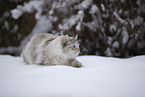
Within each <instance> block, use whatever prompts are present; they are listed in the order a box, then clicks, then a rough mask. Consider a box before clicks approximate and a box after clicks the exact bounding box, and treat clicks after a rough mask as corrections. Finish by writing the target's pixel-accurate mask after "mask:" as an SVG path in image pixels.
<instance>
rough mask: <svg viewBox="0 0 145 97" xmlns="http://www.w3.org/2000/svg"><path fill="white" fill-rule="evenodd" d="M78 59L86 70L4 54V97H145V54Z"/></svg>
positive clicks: (0, 63) (0, 84) (0, 82)
mask: <svg viewBox="0 0 145 97" xmlns="http://www.w3.org/2000/svg"><path fill="white" fill-rule="evenodd" d="M77 59H78V61H80V62H81V63H82V64H83V65H84V67H83V68H74V67H69V66H62V65H57V66H40V65H27V64H24V63H23V61H22V58H20V57H12V56H9V55H0V97H145V92H144V90H145V76H144V75H145V55H143V56H137V57H133V58H128V59H119V58H112V57H100V56H79V57H77Z"/></svg>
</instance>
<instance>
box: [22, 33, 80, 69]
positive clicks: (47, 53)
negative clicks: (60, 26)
mask: <svg viewBox="0 0 145 97" xmlns="http://www.w3.org/2000/svg"><path fill="white" fill-rule="evenodd" d="M79 52H80V49H79V43H78V42H77V38H73V37H69V36H68V35H65V36H64V35H62V36H55V35H52V34H48V33H39V34H35V35H34V36H33V37H32V38H31V40H30V41H29V43H28V44H27V45H26V47H25V49H24V50H23V52H22V54H21V56H22V57H23V60H24V62H25V63H27V64H41V65H57V64H58V65H69V66H73V67H82V65H81V63H80V62H78V61H77V60H76V59H75V58H76V57H77V56H78V54H79Z"/></svg>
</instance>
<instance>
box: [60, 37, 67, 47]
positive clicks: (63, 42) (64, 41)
mask: <svg viewBox="0 0 145 97" xmlns="http://www.w3.org/2000/svg"><path fill="white" fill-rule="evenodd" d="M66 43H67V39H66V37H62V40H61V44H62V46H64V45H65V44H66Z"/></svg>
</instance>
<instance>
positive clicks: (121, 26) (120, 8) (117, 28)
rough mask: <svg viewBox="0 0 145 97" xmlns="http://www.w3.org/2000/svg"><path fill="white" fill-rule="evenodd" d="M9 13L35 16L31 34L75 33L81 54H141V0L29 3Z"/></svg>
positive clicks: (144, 10)
mask: <svg viewBox="0 0 145 97" xmlns="http://www.w3.org/2000/svg"><path fill="white" fill-rule="evenodd" d="M11 13H12V16H13V18H14V19H16V20H19V19H20V18H21V17H23V16H24V15H25V14H32V13H35V19H36V25H35V27H33V30H32V31H31V34H33V33H41V32H49V33H53V34H69V35H71V36H74V35H75V34H78V35H79V42H80V46H81V54H83V55H84V54H96V55H104V56H116V57H129V56H134V55H139V54H145V16H144V15H145V2H144V1H143V0H136V1H131V0H130V1H128V0H120V1H118V0H103V1H102V0H30V1H28V2H25V3H24V4H22V5H17V7H16V8H15V9H12V10H11ZM27 19H28V20H30V19H29V18H27ZM5 25H7V23H5ZM16 28H17V27H16ZM24 29H25V28H24ZM30 36H31V35H29V37H30ZM28 39H29V38H27V37H26V38H25V39H23V40H22V42H21V44H22V43H23V44H24V42H23V41H24V40H25V41H26V40H28ZM25 43H26V42H25Z"/></svg>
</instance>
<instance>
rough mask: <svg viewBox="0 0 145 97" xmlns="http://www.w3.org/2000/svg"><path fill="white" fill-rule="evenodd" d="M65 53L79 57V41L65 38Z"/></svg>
mask: <svg viewBox="0 0 145 97" xmlns="http://www.w3.org/2000/svg"><path fill="white" fill-rule="evenodd" d="M62 47H63V52H64V53H67V54H71V55H74V56H78V54H79V52H80V49H79V43H78V42H77V39H75V38H72V37H69V36H65V41H64V42H63V44H62Z"/></svg>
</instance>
